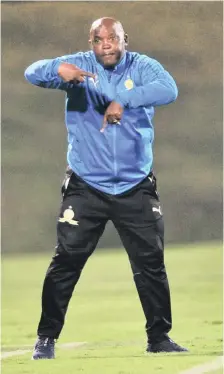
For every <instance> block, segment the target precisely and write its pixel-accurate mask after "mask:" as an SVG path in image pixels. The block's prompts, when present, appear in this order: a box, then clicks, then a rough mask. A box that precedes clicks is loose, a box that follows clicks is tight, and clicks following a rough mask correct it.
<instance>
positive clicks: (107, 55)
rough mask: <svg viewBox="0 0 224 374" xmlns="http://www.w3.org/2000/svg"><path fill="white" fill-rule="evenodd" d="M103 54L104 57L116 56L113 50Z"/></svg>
mask: <svg viewBox="0 0 224 374" xmlns="http://www.w3.org/2000/svg"><path fill="white" fill-rule="evenodd" d="M102 56H103V57H109V56H114V53H112V52H110V53H104V54H103V55H102Z"/></svg>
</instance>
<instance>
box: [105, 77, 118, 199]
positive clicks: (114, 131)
mask: <svg viewBox="0 0 224 374" xmlns="http://www.w3.org/2000/svg"><path fill="white" fill-rule="evenodd" d="M112 75H113V71H111V72H110V74H109V75H108V76H107V79H108V82H109V83H110V82H111V78H112ZM112 126H113V153H114V176H115V177H116V176H117V161H116V135H117V126H116V125H112ZM116 193H117V187H116V183H114V194H116Z"/></svg>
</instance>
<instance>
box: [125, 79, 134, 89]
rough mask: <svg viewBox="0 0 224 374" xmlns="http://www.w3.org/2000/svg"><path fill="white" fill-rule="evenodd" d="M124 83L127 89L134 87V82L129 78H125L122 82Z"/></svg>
mask: <svg viewBox="0 0 224 374" xmlns="http://www.w3.org/2000/svg"><path fill="white" fill-rule="evenodd" d="M124 85H125V87H126V88H127V90H131V89H132V88H133V87H134V82H133V81H132V80H131V79H127V80H126V81H125V82H124Z"/></svg>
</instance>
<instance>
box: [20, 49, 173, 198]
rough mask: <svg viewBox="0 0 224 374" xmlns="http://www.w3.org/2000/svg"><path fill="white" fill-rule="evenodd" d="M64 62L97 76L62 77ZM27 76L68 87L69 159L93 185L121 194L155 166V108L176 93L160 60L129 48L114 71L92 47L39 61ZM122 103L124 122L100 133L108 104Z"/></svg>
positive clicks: (51, 85) (47, 85)
mask: <svg viewBox="0 0 224 374" xmlns="http://www.w3.org/2000/svg"><path fill="white" fill-rule="evenodd" d="M61 62H68V63H71V64H75V65H77V66H78V67H80V68H81V69H84V70H86V71H89V72H92V73H94V74H96V75H97V79H96V81H95V82H94V80H93V78H86V80H85V82H84V83H79V84H75V83H71V82H68V83H67V82H64V81H63V80H62V79H61V78H60V77H59V76H58V74H57V71H58V67H59V65H60V63H61ZM25 77H26V79H27V80H28V81H29V82H30V83H32V84H34V85H37V86H40V87H44V88H54V89H61V90H64V91H65V92H66V110H65V123H66V127H67V131H68V153H67V162H68V164H69V166H70V167H71V169H72V170H73V171H74V172H75V173H76V174H77V175H78V176H79V177H81V178H82V179H83V180H84V181H85V182H86V183H88V184H89V185H91V186H93V187H95V188H97V189H98V190H101V191H103V192H106V193H109V194H113V195H116V194H120V193H122V192H125V191H127V190H128V189H130V188H132V187H134V186H135V185H136V184H138V183H139V182H141V181H142V180H143V179H144V178H145V177H146V176H147V175H148V174H149V172H150V171H151V169H152V163H153V153H152V145H153V139H154V129H153V124H152V118H153V115H154V107H155V106H160V105H164V104H169V103H170V102H172V101H174V100H175V99H176V97H177V86H176V84H175V81H174V79H173V78H172V77H171V75H170V74H169V73H168V72H167V71H166V70H165V69H164V68H163V67H162V66H161V64H160V63H159V62H158V61H156V60H154V59H152V58H149V57H147V56H145V55H140V54H138V53H135V52H129V51H126V52H125V54H124V56H123V58H122V60H121V61H120V62H119V64H118V65H117V66H116V67H115V68H114V69H113V70H108V69H107V70H106V69H104V67H103V66H102V65H101V64H99V63H98V62H97V60H96V58H95V55H94V53H93V52H92V51H88V52H79V53H76V54H73V55H67V56H62V57H59V58H55V59H48V60H41V61H37V62H35V63H33V64H32V65H30V66H29V67H28V68H27V69H26V71H25ZM112 100H115V101H117V102H118V103H120V104H121V105H122V106H123V107H124V113H123V116H122V119H121V124H120V125H108V126H107V128H106V129H105V131H104V132H103V133H101V132H100V129H101V127H102V123H103V116H104V113H105V110H106V108H107V106H108V105H109V103H110V102H111V101H112Z"/></svg>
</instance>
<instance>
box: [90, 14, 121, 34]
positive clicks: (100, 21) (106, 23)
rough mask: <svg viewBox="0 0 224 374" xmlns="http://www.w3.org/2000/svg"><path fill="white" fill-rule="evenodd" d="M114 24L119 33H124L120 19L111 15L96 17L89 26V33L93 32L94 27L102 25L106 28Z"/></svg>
mask: <svg viewBox="0 0 224 374" xmlns="http://www.w3.org/2000/svg"><path fill="white" fill-rule="evenodd" d="M115 25H116V29H118V30H119V31H120V32H121V33H123V34H124V29H123V26H122V24H121V22H120V21H118V20H116V19H115V18H112V17H103V18H99V19H97V20H96V21H94V22H93V23H92V26H91V28H90V35H91V33H92V32H94V31H95V30H96V29H98V28H100V27H102V26H104V27H106V28H108V27H113V26H115Z"/></svg>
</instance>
